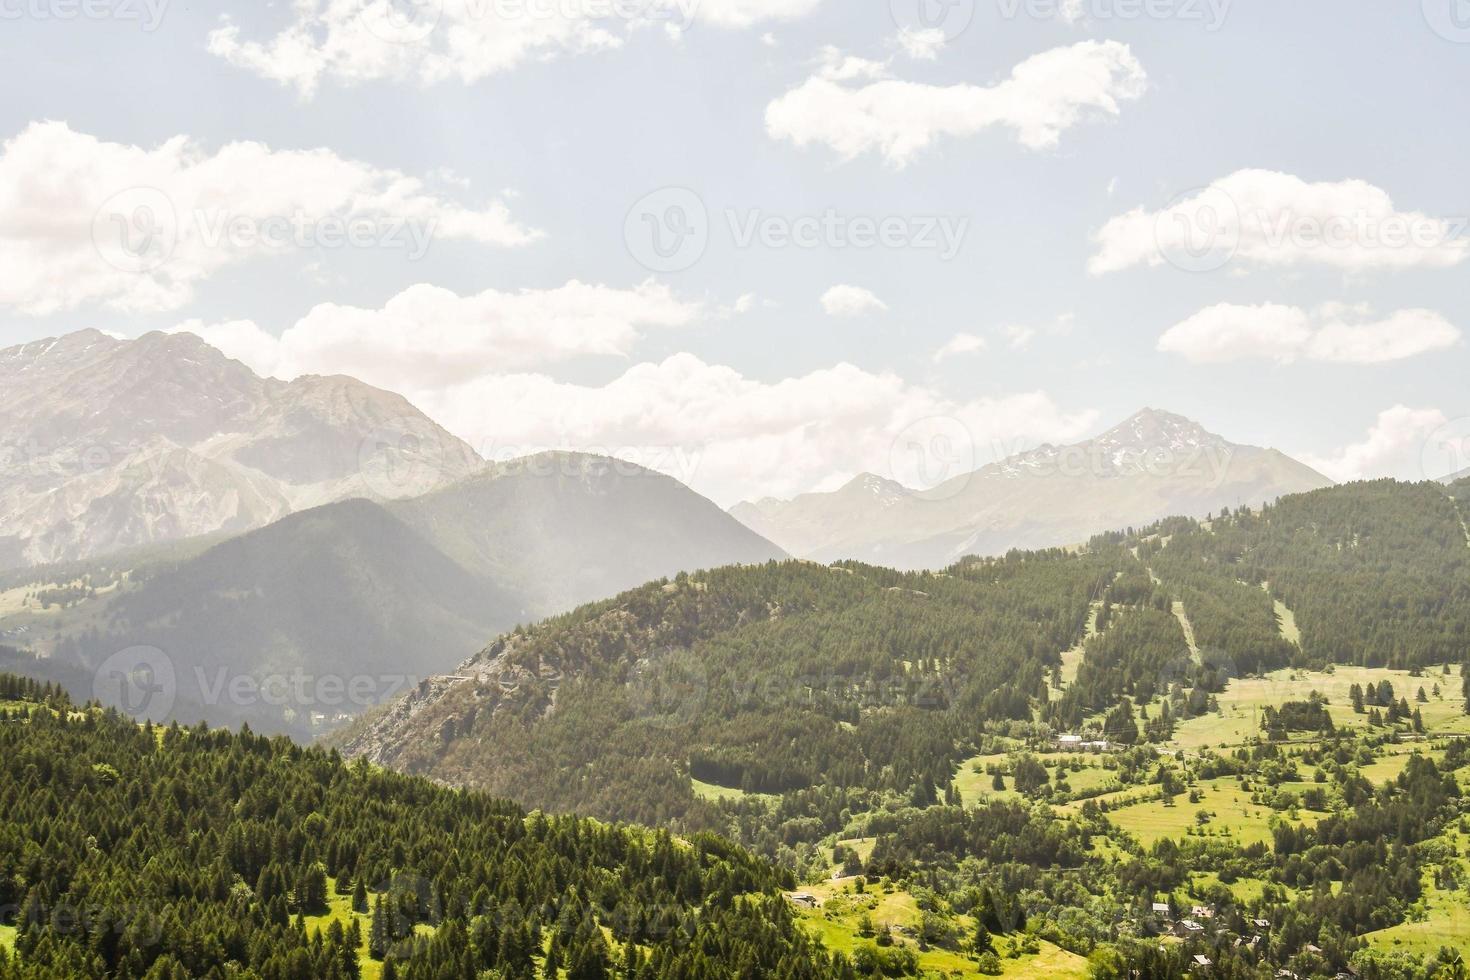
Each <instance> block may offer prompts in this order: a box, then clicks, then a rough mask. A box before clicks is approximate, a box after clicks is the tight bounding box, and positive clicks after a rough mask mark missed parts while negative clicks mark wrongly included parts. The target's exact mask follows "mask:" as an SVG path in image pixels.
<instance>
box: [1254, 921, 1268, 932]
mask: <svg viewBox="0 0 1470 980" xmlns="http://www.w3.org/2000/svg"><path fill="white" fill-rule="evenodd" d="M1251 925H1253V926H1255V927H1256V928H1257V929H1261V930H1266V929H1270V928H1271V920H1270V919H1252V920H1251Z"/></svg>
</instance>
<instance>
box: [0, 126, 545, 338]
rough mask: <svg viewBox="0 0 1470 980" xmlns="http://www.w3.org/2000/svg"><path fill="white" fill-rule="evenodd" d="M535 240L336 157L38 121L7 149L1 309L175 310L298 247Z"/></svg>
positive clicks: (495, 210)
mask: <svg viewBox="0 0 1470 980" xmlns="http://www.w3.org/2000/svg"><path fill="white" fill-rule="evenodd" d="M349 231H351V232H352V235H353V237H352V238H351V239H348V238H346V237H345V236H346V234H347V233H348V232H349ZM359 233H361V235H362V237H361V238H360V239H359V238H358V237H357V235H358V234H359ZM334 236H339V237H334ZM535 237H537V233H536V232H534V231H531V230H528V229H526V228H523V227H522V226H520V225H519V224H517V223H516V222H515V221H514V220H513V219H512V218H511V216H510V213H509V212H508V210H507V209H506V208H505V206H504V205H503V204H500V203H498V202H496V203H492V204H490V205H488V206H486V207H484V208H482V209H474V208H470V207H466V206H464V205H461V204H458V203H456V202H454V201H451V200H448V199H446V198H444V197H442V196H440V195H439V194H437V193H435V192H434V191H432V190H430V189H429V188H428V187H427V186H426V185H425V184H424V182H423V181H421V180H418V179H416V178H413V177H409V176H406V175H404V174H402V173H399V172H397V171H394V170H384V169H380V168H377V167H373V166H370V165H368V164H364V163H358V162H356V161H352V160H345V159H343V158H342V157H339V156H337V155H336V154H334V153H332V152H331V151H330V150H272V149H271V148H270V147H268V146H266V145H264V144H262V143H230V144H228V145H226V146H223V147H221V148H220V149H219V150H217V151H215V152H213V153H211V152H209V151H208V150H206V149H204V148H203V147H202V146H200V145H199V144H197V143H195V142H194V141H192V140H190V139H189V138H187V137H184V136H178V137H174V138H173V139H170V140H168V141H167V142H165V143H163V144H162V145H160V146H158V147H157V148H154V149H147V148H144V147H139V146H131V145H127V144H123V143H108V142H104V141H102V140H99V139H97V138H95V137H92V136H88V135H86V134H84V133H78V132H76V131H74V130H72V129H71V128H70V127H68V126H67V125H66V124H65V123H60V122H45V123H33V124H32V125H30V126H28V127H27V128H26V129H25V130H23V131H22V132H21V133H20V134H19V135H17V136H15V137H13V138H11V139H9V140H7V141H6V142H5V144H4V146H3V149H0V269H3V270H4V273H3V275H0V305H5V306H12V307H15V308H17V309H19V310H21V311H22V312H25V313H31V314H47V313H53V312H57V311H63V310H72V309H77V308H79V307H83V306H90V305H102V306H106V307H109V308H113V309H118V310H123V311H129V312H147V311H159V310H171V309H177V308H178V307H179V306H182V305H183V304H184V303H186V302H187V301H188V300H189V299H190V298H191V296H192V295H193V291H194V288H195V287H196V286H197V285H198V284H199V283H200V282H202V281H204V280H206V279H208V278H209V277H210V276H212V275H214V274H215V273H217V272H219V271H220V270H221V269H223V268H225V267H227V266H231V265H234V264H236V263H239V262H242V261H244V260H246V259H248V258H250V257H253V256H261V255H268V254H281V253H282V252H284V251H288V250H296V249H300V248H303V247H318V248H329V247H342V246H343V245H345V244H356V245H359V246H374V247H390V248H395V249H400V250H403V251H404V252H405V254H407V255H410V256H412V255H415V254H417V253H418V252H420V251H422V250H423V249H425V248H427V247H428V245H429V243H430V242H431V241H432V240H433V239H435V238H455V239H464V240H469V241H476V242H483V243H486V244H492V245H520V244H524V243H526V242H529V241H531V240H533V239H534V238H535Z"/></svg>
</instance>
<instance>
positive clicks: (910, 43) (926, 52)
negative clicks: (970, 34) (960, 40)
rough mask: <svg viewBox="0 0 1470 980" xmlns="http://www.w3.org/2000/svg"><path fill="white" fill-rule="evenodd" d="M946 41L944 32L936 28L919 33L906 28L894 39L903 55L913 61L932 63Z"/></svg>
mask: <svg viewBox="0 0 1470 980" xmlns="http://www.w3.org/2000/svg"><path fill="white" fill-rule="evenodd" d="M947 40H948V39H947V38H946V37H945V34H944V31H942V30H940V29H939V28H937V27H931V28H928V29H927V30H920V31H916V30H913V29H912V28H907V27H906V28H904V29H903V30H902V31H899V33H898V37H897V38H895V41H896V42H897V44H898V46H899V48H900V49H901V50H902V51H903V53H904V54H906V55H908V56H909V57H910V58H913V59H914V60H915V61H934V60H935V59H936V58H938V57H939V52H940V51H943V50H944V45H945V42H946V41H947Z"/></svg>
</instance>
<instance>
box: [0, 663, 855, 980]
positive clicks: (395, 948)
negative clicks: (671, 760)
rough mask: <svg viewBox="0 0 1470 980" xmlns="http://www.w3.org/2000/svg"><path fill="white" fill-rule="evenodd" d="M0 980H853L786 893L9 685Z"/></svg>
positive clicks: (291, 750)
mask: <svg viewBox="0 0 1470 980" xmlns="http://www.w3.org/2000/svg"><path fill="white" fill-rule="evenodd" d="M0 812H3V813H4V815H5V816H4V821H3V823H0V910H3V916H0V977H4V978H7V980H9V978H17V980H18V978H58V980H63V978H74V977H94V976H95V977H101V976H116V977H149V978H168V980H174V978H178V980H187V978H193V977H240V978H250V977H255V978H271V980H322V978H328V980H355V978H359V977H369V978H374V977H379V976H381V977H385V978H387V977H413V978H456V980H457V978H476V977H479V978H482V980H488V978H507V980H508V978H525V980H529V978H532V977H542V976H559V975H560V976H566V977H575V978H579V980H593V978H605V977H613V976H618V977H637V978H649V980H653V978H690V980H695V978H704V977H713V976H729V977H737V976H738V977H787V978H810V980H825V978H828V977H838V978H841V977H848V976H854V974H853V973H852V972H851V969H850V967H849V966H848V965H847V964H846V963H845V961H842V960H836V959H833V958H831V957H829V956H828V955H827V954H826V953H824V952H823V951H822V950H821V949H820V948H818V947H817V946H816V945H815V944H814V943H813V942H812V941H811V940H810V939H809V938H807V936H806V934H805V933H803V932H802V931H801V930H799V929H798V928H797V927H796V925H795V923H794V920H793V917H792V914H791V913H790V912H789V911H788V908H787V905H786V903H785V902H784V901H782V900H781V899H780V898H779V897H778V895H777V889H778V888H779V887H780V886H781V885H783V884H787V883H789V882H787V881H786V880H785V878H784V875H783V874H782V873H778V872H776V871H774V870H773V869H772V868H771V867H770V866H769V865H767V864H765V863H764V862H761V861H759V860H757V859H754V858H752V857H750V856H749V855H747V854H745V853H743V852H741V851H740V850H739V849H737V848H735V847H734V846H732V845H730V844H728V843H726V842H724V841H722V840H719V839H717V838H714V837H708V836H700V835H696V836H692V837H690V838H688V839H683V840H676V839H674V838H672V837H671V836H670V835H669V834H668V833H667V832H662V831H652V830H649V831H644V830H641V829H633V828H626V827H618V826H609V825H604V824H598V823H594V822H592V821H589V820H585V819H577V818H572V817H560V816H556V817H548V816H543V815H540V814H534V815H529V816H528V815H527V814H526V813H525V812H523V811H522V810H520V809H519V808H517V807H516V806H514V805H513V804H509V803H505V802H501V801H498V800H495V799H493V798H490V797H488V796H484V795H480V794H475V793H464V792H457V791H453V790H447V789H443V788H440V787H436V786H433V785H431V784H429V783H427V782H425V781H423V780H420V779H414V778H409V777H404V776H399V775H395V774H392V773H386V772H382V771H380V770H376V769H373V768H371V767H369V766H367V765H366V764H365V763H361V762H359V763H357V764H354V765H351V766H349V765H347V764H346V763H344V762H343V761H342V760H341V759H340V758H338V757H337V756H336V755H335V754H328V753H324V752H321V751H319V750H314V749H302V748H300V747H298V746H295V745H293V744H291V743H290V742H287V741H286V740H284V739H275V740H268V739H266V738H263V737H259V736H255V735H252V734H250V733H249V732H248V731H246V732H242V733H240V734H231V733H229V732H225V731H209V730H206V729H205V728H203V727H199V728H192V729H180V728H177V727H171V728H167V729H163V728H154V727H152V726H141V727H140V726H137V725H135V724H133V723H132V722H131V721H128V720H125V719H122V718H120V717H118V716H117V715H115V714H112V713H110V712H107V713H104V712H103V711H102V710H101V709H97V708H91V707H89V708H78V707H76V706H74V705H72V704H71V703H70V702H69V701H68V700H67V698H66V696H65V695H64V694H62V693H61V692H60V691H59V690H58V689H56V688H53V687H45V686H42V685H38V684H34V683H30V682H26V681H23V680H21V679H18V678H13V677H3V676H0Z"/></svg>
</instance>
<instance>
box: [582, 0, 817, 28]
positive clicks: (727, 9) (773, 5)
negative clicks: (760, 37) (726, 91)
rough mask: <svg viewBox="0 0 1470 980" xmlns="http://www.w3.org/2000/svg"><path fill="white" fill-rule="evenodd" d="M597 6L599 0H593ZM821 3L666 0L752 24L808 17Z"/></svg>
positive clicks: (727, 23) (710, 16)
mask: <svg viewBox="0 0 1470 980" xmlns="http://www.w3.org/2000/svg"><path fill="white" fill-rule="evenodd" d="M592 2H593V6H594V8H595V6H596V4H595V0H592ZM820 5H821V0H664V2H663V3H662V4H651V5H650V6H654V7H657V6H664V7H669V8H672V9H674V10H675V11H679V10H693V11H695V13H694V15H693V16H694V17H695V19H699V18H703V19H706V20H708V21H709V22H710V23H711V24H714V25H716V26H717V27H733V28H739V27H751V26H753V25H755V24H764V23H767V22H771V21H790V20H797V19H799V18H802V17H805V16H806V15H807V14H810V13H812V12H813V11H815V10H816V9H817V7H818V6H820Z"/></svg>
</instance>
